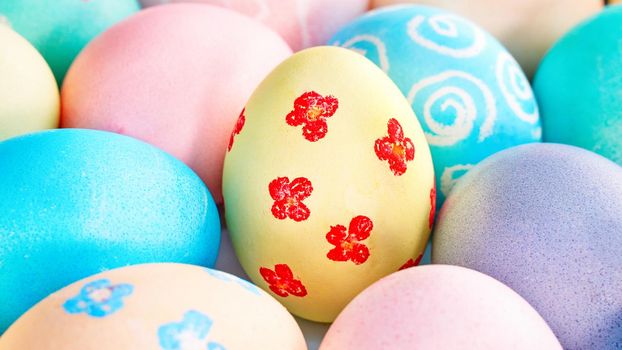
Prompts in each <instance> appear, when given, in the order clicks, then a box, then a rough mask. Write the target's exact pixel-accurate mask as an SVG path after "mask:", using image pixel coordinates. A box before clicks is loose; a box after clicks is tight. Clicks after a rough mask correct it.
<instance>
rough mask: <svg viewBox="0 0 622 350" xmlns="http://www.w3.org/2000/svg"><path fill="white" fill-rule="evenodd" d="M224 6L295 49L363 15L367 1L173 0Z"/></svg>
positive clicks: (324, 37) (322, 38) (315, 43)
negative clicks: (257, 23)
mask: <svg viewBox="0 0 622 350" xmlns="http://www.w3.org/2000/svg"><path fill="white" fill-rule="evenodd" d="M172 2H200V3H204V4H211V5H217V6H223V7H226V8H229V9H232V10H235V11H238V12H240V13H243V14H245V15H247V16H249V17H252V18H255V19H257V20H259V21H261V22H263V23H264V24H266V25H267V26H269V27H270V28H272V29H274V30H275V31H276V32H278V33H279V34H280V35H281V36H282V37H283V38H284V39H285V41H287V43H288V44H289V46H291V48H292V49H294V51H298V50H302V49H305V48H308V47H311V46H318V45H324V44H326V42H327V41H328V39H330V37H331V36H333V34H335V33H336V32H337V31H338V30H339V28H341V27H342V26H343V25H345V24H346V23H348V22H350V21H351V20H353V19H354V18H356V17H358V16H360V15H362V14H363V13H364V12H365V11H366V10H367V8H368V0H339V1H334V0H172Z"/></svg>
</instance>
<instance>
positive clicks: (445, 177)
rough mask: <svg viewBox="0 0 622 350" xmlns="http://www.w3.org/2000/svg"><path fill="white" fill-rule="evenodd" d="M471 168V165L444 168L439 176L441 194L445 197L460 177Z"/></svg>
mask: <svg viewBox="0 0 622 350" xmlns="http://www.w3.org/2000/svg"><path fill="white" fill-rule="evenodd" d="M473 166H474V165H473V164H456V165H453V166H448V167H446V168H445V170H443V174H442V175H441V193H442V194H443V195H444V196H445V197H447V195H449V192H450V191H451V189H452V188H453V187H454V185H455V184H456V182H458V180H459V179H460V177H462V175H464V174H466V173H467V172H468V171H469V170H471V168H473Z"/></svg>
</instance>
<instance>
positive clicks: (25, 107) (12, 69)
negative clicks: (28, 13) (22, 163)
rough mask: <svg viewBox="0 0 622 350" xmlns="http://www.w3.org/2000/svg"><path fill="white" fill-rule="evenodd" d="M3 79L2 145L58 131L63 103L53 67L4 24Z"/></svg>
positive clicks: (0, 32) (0, 47)
mask: <svg viewBox="0 0 622 350" xmlns="http://www.w3.org/2000/svg"><path fill="white" fill-rule="evenodd" d="M1 6H2V5H1V4H0V7H1ZM0 77H2V78H0V141H2V140H4V139H7V138H10V137H13V136H17V135H21V134H25V133H28V132H32V131H37V130H43V129H52V128H56V127H58V115H59V113H60V99H59V97H58V87H57V86H56V82H55V81H54V76H53V75H52V71H50V67H49V66H48V65H47V63H45V60H44V59H43V57H41V55H40V54H39V53H38V52H37V50H36V49H35V48H34V47H32V45H30V44H29V43H28V41H26V39H24V38H23V37H21V36H20V35H19V34H17V33H15V32H14V31H12V30H11V29H10V28H8V27H6V26H4V25H2V24H1V23H0Z"/></svg>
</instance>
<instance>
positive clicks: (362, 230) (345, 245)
mask: <svg viewBox="0 0 622 350" xmlns="http://www.w3.org/2000/svg"><path fill="white" fill-rule="evenodd" d="M373 228H374V224H373V222H372V221H371V219H369V218H368V217H367V216H362V215H359V216H357V217H355V218H353V219H352V220H351V221H350V227H348V231H347V232H346V227H345V226H343V225H337V226H331V227H330V231H328V233H327V234H326V240H327V241H328V243H330V244H332V245H334V246H335V248H333V249H331V250H330V251H329V252H328V254H326V256H327V257H328V258H329V259H330V260H333V261H348V260H352V262H353V263H354V264H356V265H360V264H362V263H364V262H365V261H367V258H369V248H367V246H366V245H365V244H363V243H360V241H364V240H366V239H367V238H369V235H370V233H371V230H372V229H373Z"/></svg>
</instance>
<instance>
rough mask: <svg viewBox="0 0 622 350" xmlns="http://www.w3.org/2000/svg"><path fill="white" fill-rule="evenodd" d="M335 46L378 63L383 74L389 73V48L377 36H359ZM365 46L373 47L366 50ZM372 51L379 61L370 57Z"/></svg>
mask: <svg viewBox="0 0 622 350" xmlns="http://www.w3.org/2000/svg"><path fill="white" fill-rule="evenodd" d="M335 45H337V46H341V47H343V48H346V49H350V50H352V51H354V52H356V53H359V54H361V55H363V56H365V57H367V58H368V59H370V60H372V61H373V62H375V63H377V65H378V66H379V67H380V69H382V71H383V72H385V73H388V72H389V56H388V55H387V47H386V45H385V44H384V42H382V40H380V38H378V37H377V36H374V35H369V34H363V35H357V36H354V37H352V38H351V39H349V40H347V41H345V42H344V43H343V44H339V43H335ZM363 45H371V46H372V47H371V48H369V49H365V48H363ZM372 49H375V51H376V53H377V55H378V61H376V60H374V59H373V57H370V56H373V54H372V52H373V51H372Z"/></svg>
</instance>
